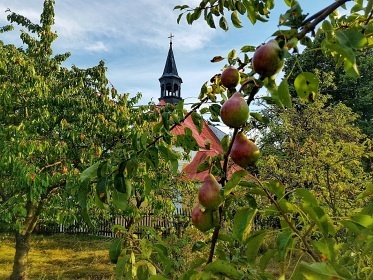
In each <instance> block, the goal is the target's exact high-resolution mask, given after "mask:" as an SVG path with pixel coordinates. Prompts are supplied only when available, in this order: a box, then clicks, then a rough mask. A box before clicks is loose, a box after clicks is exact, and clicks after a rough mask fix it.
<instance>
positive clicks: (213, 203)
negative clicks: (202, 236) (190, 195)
mask: <svg viewBox="0 0 373 280" xmlns="http://www.w3.org/2000/svg"><path fill="white" fill-rule="evenodd" d="M220 190H221V185H220V184H219V183H218V182H217V181H216V179H215V177H214V176H213V175H212V174H210V173H209V174H208V175H206V177H205V179H204V181H203V183H202V186H201V187H200V189H199V191H198V202H199V204H197V205H196V206H195V207H194V208H193V210H192V223H193V225H194V226H195V227H196V228H198V229H199V230H200V231H203V232H205V231H207V230H209V229H211V228H213V227H214V224H215V217H216V213H217V211H216V210H218V209H219V206H220V205H221V204H222V203H223V198H222V196H221V194H220Z"/></svg>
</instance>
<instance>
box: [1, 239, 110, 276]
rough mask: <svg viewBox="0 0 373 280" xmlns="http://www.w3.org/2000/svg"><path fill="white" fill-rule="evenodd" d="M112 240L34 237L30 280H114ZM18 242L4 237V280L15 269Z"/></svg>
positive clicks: (2, 260)
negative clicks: (110, 254)
mask: <svg viewBox="0 0 373 280" xmlns="http://www.w3.org/2000/svg"><path fill="white" fill-rule="evenodd" d="M110 243H111V240H110V238H104V237H93V236H77V235H63V234H58V235H51V236H42V235H34V236H33V237H32V241H31V250H30V252H29V258H28V260H29V266H28V275H29V279H32V280H34V279H114V277H113V275H114V265H113V264H111V263H110V260H109V256H108V248H109V244H110ZM13 257H14V238H13V237H12V236H6V235H0V280H2V279H9V276H10V274H11V271H12V267H13Z"/></svg>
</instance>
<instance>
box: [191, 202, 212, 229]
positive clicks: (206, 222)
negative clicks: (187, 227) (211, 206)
mask: <svg viewBox="0 0 373 280" xmlns="http://www.w3.org/2000/svg"><path fill="white" fill-rule="evenodd" d="M192 223H193V225H194V226H195V227H196V228H197V229H199V230H200V231H203V232H205V231H208V230H209V229H211V228H213V227H214V219H213V213H212V211H211V210H207V209H204V211H203V207H201V205H196V206H195V207H194V208H193V210H192Z"/></svg>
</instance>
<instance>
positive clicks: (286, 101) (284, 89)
mask: <svg viewBox="0 0 373 280" xmlns="http://www.w3.org/2000/svg"><path fill="white" fill-rule="evenodd" d="M278 97H279V99H280V101H281V103H282V104H283V105H284V106H285V107H288V108H290V107H291V106H292V103H291V97H290V91H289V85H288V80H287V79H283V80H282V81H281V83H280V85H279V86H278Z"/></svg>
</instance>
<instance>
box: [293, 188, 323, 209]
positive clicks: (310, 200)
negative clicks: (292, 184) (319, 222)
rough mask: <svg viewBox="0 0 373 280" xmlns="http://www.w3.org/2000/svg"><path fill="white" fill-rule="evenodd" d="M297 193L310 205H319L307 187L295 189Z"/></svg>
mask: <svg viewBox="0 0 373 280" xmlns="http://www.w3.org/2000/svg"><path fill="white" fill-rule="evenodd" d="M295 193H296V194H297V195H298V196H300V197H301V198H302V199H303V201H304V202H305V203H306V204H308V205H318V203H317V200H316V198H315V197H314V195H313V194H312V193H311V192H310V191H309V190H307V189H304V188H299V189H296V190H295Z"/></svg>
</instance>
